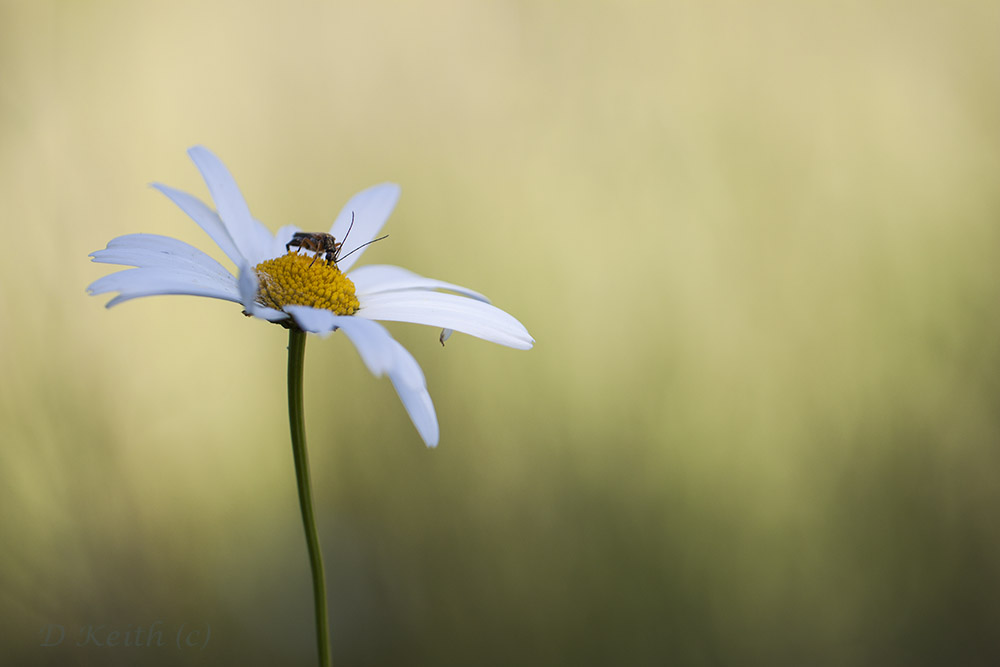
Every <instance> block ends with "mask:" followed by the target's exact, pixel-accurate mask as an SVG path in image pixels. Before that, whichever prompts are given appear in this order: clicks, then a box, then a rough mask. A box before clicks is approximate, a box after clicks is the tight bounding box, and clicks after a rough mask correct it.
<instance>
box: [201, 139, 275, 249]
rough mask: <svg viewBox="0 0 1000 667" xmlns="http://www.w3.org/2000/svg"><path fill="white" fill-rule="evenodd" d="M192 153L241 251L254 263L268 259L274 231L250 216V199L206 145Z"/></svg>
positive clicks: (221, 216)
mask: <svg viewBox="0 0 1000 667" xmlns="http://www.w3.org/2000/svg"><path fill="white" fill-rule="evenodd" d="M188 155H190V156H191V159H192V160H193V161H194V163H195V165H196V166H197V167H198V171H200V172H201V176H202V178H204V179H205V184H206V185H207V186H208V190H209V192H211V193H212V201H214V202H215V207H216V209H218V212H219V218H221V219H222V223H223V224H224V225H225V226H226V229H227V230H228V231H229V236H230V237H231V238H232V239H233V243H234V244H235V245H236V248H237V250H239V252H240V254H241V255H243V257H244V258H245V259H246V260H247V261H248V262H250V264H252V265H256V264H258V263H260V262H261V261H263V260H264V259H267V251H268V248H269V246H270V241H271V233H270V232H269V231H267V228H266V227H264V226H263V225H262V224H260V223H259V222H257V221H256V220H255V219H254V218H253V216H252V215H250V209H249V207H248V206H247V203H246V200H245V199H243V194H242V193H241V192H240V189H239V186H237V185H236V181H235V180H233V177H232V175H231V174H230V173H229V170H228V169H226V166H225V165H224V164H222V161H221V160H219V158H217V157H215V155H213V154H212V152H211V151H209V150H208V149H207V148H205V147H204V146H195V147H193V148H191V149H189V150H188Z"/></svg>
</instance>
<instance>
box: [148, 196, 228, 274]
mask: <svg viewBox="0 0 1000 667" xmlns="http://www.w3.org/2000/svg"><path fill="white" fill-rule="evenodd" d="M152 185H153V187H154V188H156V189H157V190H159V191H160V192H162V193H163V194H165V195H166V196H167V197H168V198H169V199H170V201H172V202H173V203H175V204H177V206H178V207H180V209H181V210H182V211H184V212H185V213H187V214H188V216H190V217H191V219H192V220H194V221H195V222H197V223H198V226H199V227H201V228H202V229H204V230H205V233H206V234H208V235H209V236H210V237H211V238H212V240H213V241H215V242H216V244H218V246H219V247H220V248H222V252H224V253H226V257H228V258H229V259H231V260H232V261H233V264H235V265H236V266H239V265H240V263H241V262H243V261H244V259H245V258H244V257H243V256H242V255H241V254H240V251H239V250H237V249H236V244H235V243H233V238H232V237H231V236H230V235H229V230H227V229H226V226H225V225H223V224H222V220H221V219H220V218H219V215H218V214H217V213H216V212H215V211H213V210H212V209H211V208H209V207H208V206H207V205H206V204H205V203H204V202H203V201H201V200H200V199H198V198H197V197H195V196H193V195H189V194H188V193H186V192H181V191H180V190H175V189H174V188H171V187H168V186H166V185H162V184H160V183H153V184H152Z"/></svg>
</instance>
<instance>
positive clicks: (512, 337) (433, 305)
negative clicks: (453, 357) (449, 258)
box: [356, 290, 535, 350]
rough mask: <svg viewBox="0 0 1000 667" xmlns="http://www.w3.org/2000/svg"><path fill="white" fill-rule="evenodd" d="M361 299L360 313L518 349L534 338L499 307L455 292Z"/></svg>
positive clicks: (384, 294) (391, 294) (410, 292)
mask: <svg viewBox="0 0 1000 667" xmlns="http://www.w3.org/2000/svg"><path fill="white" fill-rule="evenodd" d="M360 301H361V309H360V310H359V311H358V312H357V314H356V316H357V317H364V318H366V319H370V320H389V321H393V322H412V323H414V324H427V325H430V326H434V327H442V328H444V329H454V330H455V331H461V332H462V333H466V334H469V335H470V336H476V337H477V338H482V339H483V340H488V341H490V342H492V343H498V344H500V345H506V346H507V347H513V348H516V349H519V350H527V349H529V348H531V346H532V345H533V344H534V342H535V340H534V339H533V338H532V337H531V335H530V334H528V331H527V329H525V328H524V325H522V324H521V323H520V322H518V321H517V320H516V319H514V318H513V317H512V316H510V315H508V314H507V313H505V312H504V311H502V310H500V309H499V308H496V307H494V306H491V305H489V304H486V303H482V302H480V301H475V300H473V299H467V298H465V297H461V296H455V295H454V294H442V293H440V292H423V291H416V290H408V291H402V292H380V293H378V294H369V295H367V296H365V297H364V298H363V299H360Z"/></svg>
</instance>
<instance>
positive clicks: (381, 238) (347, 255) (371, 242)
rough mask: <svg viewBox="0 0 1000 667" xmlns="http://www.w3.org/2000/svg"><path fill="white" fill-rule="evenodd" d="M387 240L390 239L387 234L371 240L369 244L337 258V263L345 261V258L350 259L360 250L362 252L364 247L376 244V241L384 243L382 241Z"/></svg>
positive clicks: (364, 244) (363, 244)
mask: <svg viewBox="0 0 1000 667" xmlns="http://www.w3.org/2000/svg"><path fill="white" fill-rule="evenodd" d="M387 238H389V235H388V234H386V235H385V236H380V237H378V238H377V239H372V240H371V241H369V242H368V243H362V244H361V245H359V246H358V247H357V248H355V249H354V250H352V251H351V252H349V253H347V254H346V255H343V256H339V257H337V261H340V260H342V259H344V257H350V256H351V255H353V254H354V253H356V252H357V251H359V250H361V249H362V248H364V247H365V246H366V245H371V244H373V243H375V242H376V241H382V240H384V239H387ZM344 239H345V240H346V239H347V236H344Z"/></svg>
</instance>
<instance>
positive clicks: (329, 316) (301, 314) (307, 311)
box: [285, 306, 338, 338]
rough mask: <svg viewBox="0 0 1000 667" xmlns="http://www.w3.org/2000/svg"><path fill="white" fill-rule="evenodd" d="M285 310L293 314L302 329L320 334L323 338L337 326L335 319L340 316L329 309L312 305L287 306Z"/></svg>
mask: <svg viewBox="0 0 1000 667" xmlns="http://www.w3.org/2000/svg"><path fill="white" fill-rule="evenodd" d="M285 311H286V312H287V313H288V314H289V315H291V316H292V319H293V320H295V323H296V324H297V325H299V328H300V329H302V330H303V331H308V332H309V333H314V334H319V335H320V336H322V337H323V338H326V337H327V336H329V335H330V334H331V333H333V331H334V329H336V328H337V327H336V324H335V321H336V319H337V317H338V316H337V315H335V314H334V313H333V312H331V311H329V310H323V309H322V308H313V307H311V306H285Z"/></svg>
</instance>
